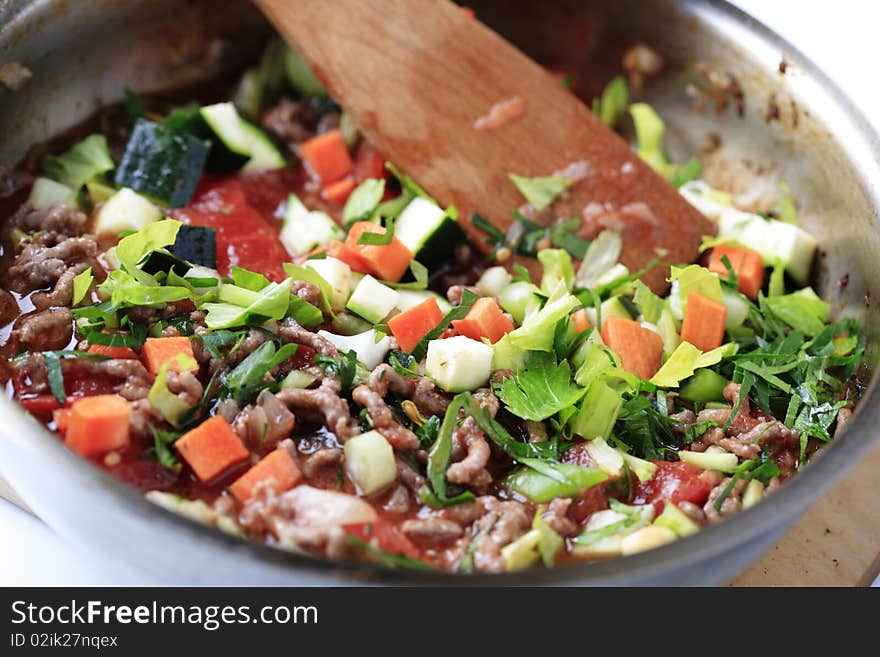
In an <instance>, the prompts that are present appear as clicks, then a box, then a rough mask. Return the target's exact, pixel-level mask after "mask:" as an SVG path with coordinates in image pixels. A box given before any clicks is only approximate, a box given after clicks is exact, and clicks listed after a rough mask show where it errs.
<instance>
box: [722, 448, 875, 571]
mask: <svg viewBox="0 0 880 657" xmlns="http://www.w3.org/2000/svg"><path fill="white" fill-rule="evenodd" d="M878 571H880V448H877V449H875V450H874V451H873V452H871V453H870V454H869V455H868V456H867V457H866V458H865V460H864V461H862V462H861V463H860V464H859V465H858V467H856V468H855V469H854V470H853V471H852V472H851V473H850V474H849V475H847V477H846V478H845V479H844V480H843V481H841V482H840V483H839V484H837V486H835V487H834V488H832V489H831V490H830V491H829V492H828V493H827V494H826V495H825V496H824V497H822V498H821V499H820V500H818V501H817V502H816V503H815V504H813V506H812V507H810V509H809V510H808V511H807V513H806V514H804V516H803V517H802V518H801V519H800V520H799V521H798V522H797V523H796V524H795V525H794V526H793V527H792V528H791V530H789V532H788V533H787V534H786V535H785V536H784V537H783V538H782V540H781V541H779V543H777V544H776V545H775V546H774V547H773V549H771V550H770V551H769V552H768V553H767V554H766V555H764V557H763V558H761V559H760V560H759V561H758V562H757V563H755V564H754V565H753V566H752V567H751V568H749V569H748V570H747V571H746V572H744V573H743V574H742V575H740V576H739V577H737V578H736V579H735V580H733V582H731V584H732V585H733V586H870V585H871V582H873V581H874V579H875V578H876V577H877V574H878Z"/></svg>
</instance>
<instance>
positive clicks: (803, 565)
mask: <svg viewBox="0 0 880 657" xmlns="http://www.w3.org/2000/svg"><path fill="white" fill-rule="evenodd" d="M878 475H880V448H878V449H876V450H875V451H874V452H873V453H871V454H870V455H869V456H868V457H867V458H866V459H865V460H864V461H863V462H862V463H861V464H860V465H859V466H858V467H857V468H856V469H855V470H853V471H852V472H851V473H850V474H849V476H848V477H847V478H846V479H844V480H843V481H842V482H841V483H839V484H838V485H837V486H836V487H834V488H833V489H832V490H831V491H830V492H829V493H828V494H827V495H826V496H825V497H823V498H822V499H820V500H819V501H818V502H816V503H815V504H814V505H813V506H812V507H811V508H810V509H809V510H808V511H807V513H806V514H805V515H804V517H803V518H801V519H800V520H799V521H798V522H797V524H795V526H794V527H792V528H791V530H790V531H789V532H788V534H786V535H785V536H784V537H783V538H782V540H781V541H779V543H778V544H777V545H776V546H775V547H774V548H773V549H772V550H770V551H769V552H768V553H767V554H766V555H764V557H763V558H762V559H760V560H759V561H758V562H757V563H755V564H754V565H753V566H752V567H751V568H749V569H748V570H747V571H745V572H744V573H743V574H742V575H740V576H739V577H737V578H736V579H735V580H733V582H731V585H732V586H870V585H871V582H873V581H874V579H875V578H876V577H877V574H878V570H880V477H878ZM0 497H5V498H6V499H9V500H11V501H12V502H14V503H16V504H19V505H20V506H23V508H25V509H27V507H26V506H24V504H23V502H22V501H21V500H20V499H19V498H18V497H17V496H16V495H15V492H14V491H13V490H12V489H11V488H10V487H9V485H8V484H7V483H6V482H5V481H3V479H2V478H0Z"/></svg>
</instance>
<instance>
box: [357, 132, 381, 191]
mask: <svg viewBox="0 0 880 657" xmlns="http://www.w3.org/2000/svg"><path fill="white" fill-rule="evenodd" d="M384 177H385V157H384V156H383V155H381V154H380V153H379V151H377V150H376V149H375V147H374V146H373V145H372V144H371V143H370V142H368V141H364V140H362V141H361V143H360V144H359V145H358V147H357V151H356V152H355V154H354V181H355V182H356V183H358V184H360V183H362V182H363V181H364V180H366V179H367V178H384Z"/></svg>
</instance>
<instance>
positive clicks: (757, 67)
mask: <svg viewBox="0 0 880 657" xmlns="http://www.w3.org/2000/svg"><path fill="white" fill-rule="evenodd" d="M409 1H411V2H412V3H413V5H416V4H417V3H418V2H419V1H424V0H409ZM468 4H469V5H470V6H472V7H474V8H475V9H476V11H477V14H478V16H479V17H480V18H481V19H482V20H484V21H485V22H486V23H488V24H489V25H490V26H492V27H493V28H494V29H496V30H498V31H499V32H500V33H502V34H503V35H505V36H506V37H507V38H509V39H510V40H512V41H513V42H514V43H516V44H517V45H518V46H520V47H521V48H522V49H524V50H525V51H526V52H527V53H528V54H530V55H531V56H532V57H534V58H536V59H537V60H538V61H540V62H542V63H543V64H545V65H547V66H550V67H554V68H560V69H566V70H571V71H574V75H573V84H574V87H575V89H576V90H578V91H580V92H582V93H583V94H584V95H585V97H587V98H589V97H591V96H593V95H595V94H596V93H598V91H599V90H600V89H601V86H602V84H604V82H605V81H607V79H609V78H610V76H611V75H612V74H613V73H615V72H616V71H617V70H618V69H619V65H620V61H621V56H622V53H623V52H624V50H625V49H626V48H627V47H629V46H632V45H634V44H636V43H646V44H649V45H650V46H651V47H652V48H654V49H656V50H657V51H658V52H659V53H661V55H662V56H663V58H664V60H665V67H664V69H663V71H662V72H661V73H660V74H659V75H657V76H655V77H652V78H650V79H649V80H648V81H647V82H646V85H645V88H644V91H643V93H642V97H643V98H644V99H645V100H647V101H648V102H650V103H652V104H654V106H655V107H656V108H657V109H658V111H659V112H660V114H661V116H663V117H664V119H665V120H666V122H667V126H668V131H669V138H668V142H669V144H670V150H671V152H672V155H673V157H674V158H675V159H677V160H680V161H682V160H683V159H684V158H686V157H689V156H690V155H691V154H693V153H699V154H700V155H701V158H702V160H703V163H704V172H703V174H702V177H703V178H704V179H706V180H707V181H708V182H710V183H711V184H713V185H715V186H717V187H721V188H724V189H728V190H731V191H732V192H733V193H734V194H735V196H736V197H737V199H738V201H739V202H740V203H743V204H746V205H748V204H754V205H755V206H756V207H758V206H760V205H762V203H766V202H767V201H768V200H769V199H772V198H773V197H774V195H776V194H778V184H779V181H781V180H784V181H785V182H787V183H788V184H789V186H790V187H791V189H792V191H793V193H794V198H795V199H796V200H797V203H798V216H799V218H800V220H801V223H802V224H803V225H804V226H805V228H806V229H807V230H809V231H810V232H811V233H812V234H813V235H815V236H816V237H817V238H818V240H819V243H820V245H821V248H822V252H821V256H820V259H819V264H818V267H817V270H816V272H815V284H816V288H817V290H819V291H820V292H821V293H822V294H823V296H824V298H825V299H827V300H828V301H830V302H831V303H832V307H833V309H834V312H835V314H836V315H837V316H851V317H854V318H856V319H857V320H858V321H860V322H861V323H862V324H863V326H864V327H865V329H866V333H867V341H868V349H867V357H866V367H867V368H868V370H867V372H868V373H867V374H866V377H869V375H870V371H872V370H873V365H874V364H875V363H876V361H877V355H878V347H880V335H878V329H880V315H878V310H877V307H876V304H874V303H871V294H872V292H873V291H875V290H878V289H880V260H878V259H877V257H876V254H877V253H880V216H878V209H880V191H878V189H877V187H876V186H874V184H875V181H878V180H880V161H878V154H880V141H878V137H877V135H876V134H875V133H874V132H873V130H872V129H871V127H870V126H869V124H868V122H867V121H866V120H865V119H864V117H863V116H862V115H861V114H860V113H859V112H858V110H857V109H856V108H855V107H854V106H853V105H852V104H851V103H850V102H849V101H848V100H847V99H846V98H845V96H844V95H843V94H842V93H841V91H840V90H839V89H838V88H837V87H836V86H835V84H834V83H833V82H832V81H831V80H830V79H829V78H828V77H827V76H826V75H824V74H823V73H822V72H821V71H819V70H818V69H817V68H816V66H815V65H814V64H813V63H812V62H811V61H810V60H809V59H807V58H806V57H805V56H804V55H803V54H802V53H800V52H798V51H797V50H796V49H795V48H794V47H792V46H791V45H790V44H789V43H787V42H786V41H785V40H783V39H782V38H780V37H779V36H778V35H776V34H774V33H773V32H771V31H770V30H768V29H767V28H765V27H764V26H762V25H760V24H759V23H757V22H756V21H755V20H753V19H752V18H750V17H749V16H747V15H745V14H744V13H742V12H740V11H739V10H737V9H735V8H734V7H732V6H730V5H729V4H727V3H724V2H721V1H718V0H707V1H697V0H680V1H677V2H676V1H673V0H651V1H645V0H619V1H618V2H614V3H609V2H599V1H596V2H584V1H575V0H560V1H558V2H551V1H548V0H542V1H537V0H536V1H535V2H518V3H516V11H515V12H514V11H511V10H510V3H507V2H501V1H500V0H487V1H485V2H481V1H476V0H469V2H468ZM216 8H217V3H215V2H209V1H208V0H192V1H190V2H186V3H184V2H179V1H178V0H152V1H137V0H135V1H127V2H124V1H120V0H103V1H100V2H99V1H91V0H81V1H78V2H75V3H74V2H69V1H61V0H35V1H15V0H12V1H10V2H6V3H0V63H3V62H6V61H10V60H21V61H23V62H25V63H26V64H27V65H28V67H29V68H30V69H31V70H32V72H33V80H32V81H31V83H30V84H29V85H28V86H27V87H25V88H24V89H23V90H21V91H19V92H12V91H9V90H6V89H3V88H0V135H2V137H0V163H6V164H12V163H14V162H16V161H18V160H19V159H20V158H21V157H22V156H23V155H24V154H25V153H26V151H27V149H28V147H29V146H30V145H31V144H33V143H37V142H41V141H43V140H45V139H46V138H48V137H50V136H51V135H53V134H55V133H57V132H59V131H60V130H62V129H64V128H67V127H69V126H72V125H74V124H76V123H78V122H80V121H82V120H84V119H85V118H87V117H88V116H89V115H90V114H92V113H93V112H94V111H95V110H96V109H97V108H98V107H100V106H101V105H104V104H107V103H111V102H115V101H116V100H119V98H120V96H121V94H122V90H123V88H124V87H126V86H127V87H129V88H132V89H134V90H136V91H138V92H149V91H157V90H162V89H169V88H173V87H178V86H181V85H186V84H191V83H194V82H197V81H200V80H205V79H208V78H210V77H212V76H217V75H222V74H223V73H224V72H226V73H231V72H233V71H234V70H236V69H237V68H239V67H241V66H242V65H243V64H244V63H246V62H248V61H252V60H253V59H255V58H256V56H257V55H258V53H259V50H260V48H261V45H262V43H263V42H264V40H265V38H266V37H267V35H268V34H269V33H270V32H269V29H268V27H267V25H266V23H265V22H264V20H263V19H262V18H261V17H260V16H259V15H258V14H257V12H256V11H255V10H254V9H253V8H252V7H251V6H250V5H249V4H248V3H246V2H240V1H231V2H224V3H223V11H222V12H218V11H217V10H216ZM782 62H784V64H783V63H782ZM709 72H712V73H711V74H709ZM709 78H712V79H714V81H715V83H716V84H715V86H714V87H713V86H712V84H711V82H709ZM845 275H846V276H848V284H847V285H840V284H839V281H840V280H841V279H842V277H844V276H845ZM871 378H872V377H871ZM876 387H877V386H876V381H873V380H871V383H870V385H869V387H868V389H867V391H866V393H865V395H864V397H863V399H862V401H861V404H860V405H859V407H858V409H857V411H856V413H855V415H854V416H853V418H852V420H851V421H850V422H849V424H848V426H847V428H846V430H845V431H844V432H843V434H842V435H841V436H839V437H838V438H837V439H836V440H835V441H834V442H833V443H832V444H831V445H829V446H828V447H827V448H826V449H823V450H822V451H821V452H820V454H819V455H817V457H815V458H814V459H813V461H812V462H811V463H810V464H809V466H808V467H806V468H805V469H804V470H803V471H802V472H800V473H799V474H798V475H797V476H796V477H794V478H793V479H792V480H790V481H789V482H787V483H786V484H785V485H784V486H783V487H782V488H781V489H780V490H779V491H778V492H776V493H774V494H773V495H771V496H769V497H768V498H767V499H766V501H764V502H762V503H761V504H759V505H757V506H756V507H753V508H752V509H749V510H748V511H745V512H743V513H741V514H739V515H737V516H736V517H734V518H732V519H730V520H728V521H726V522H724V523H721V524H720V525H717V526H714V527H710V528H707V529H705V530H704V531H702V532H700V533H699V534H698V535H696V536H693V537H690V538H687V539H684V540H680V541H676V542H675V543H672V544H670V545H667V546H664V547H662V548H659V549H657V550H653V551H651V552H647V553H643V554H638V555H634V556H630V557H625V558H620V559H614V560H609V561H605V562H599V563H581V564H573V565H567V566H562V567H558V568H555V569H551V570H535V571H530V572H524V573H512V574H503V575H494V576H487V575H472V576H453V575H449V574H443V573H438V574H417V573H412V572H407V571H391V570H387V569H383V568H380V567H377V566H371V565H365V564H353V563H339V562H331V561H328V560H324V559H319V558H314V557H309V556H302V555H297V554H292V553H289V552H284V551H281V550H279V549H276V548H272V547H267V546H264V545H258V544H255V543H251V542H248V541H245V540H242V539H238V538H235V537H231V536H227V535H225V534H222V533H220V532H218V531H215V530H213V529H210V528H207V527H203V526H201V525H198V524H196V523H193V522H191V521H189V520H186V519H184V518H181V517H179V516H176V515H174V514H173V513H170V512H168V511H165V510H164V509H161V508H159V507H157V506H154V505H152V504H151V503H149V502H148V501H146V500H145V499H144V498H143V497H142V496H141V495H139V494H138V493H137V492H136V491H135V490H134V489H132V488H129V487H128V486H126V485H124V484H122V483H120V482H118V481H117V480H115V479H113V478H112V477H110V476H109V475H107V474H105V473H104V472H102V471H100V470H99V469H98V468H97V467H95V466H93V465H92V464H90V463H89V462H87V461H85V460H83V459H81V458H79V457H78V456H76V455H75V454H73V453H71V452H70V451H68V450H67V449H66V448H65V447H64V446H63V444H62V443H61V442H60V441H58V439H57V438H56V437H54V436H52V435H50V434H49V433H48V432H47V431H46V430H45V429H44V428H43V427H42V426H41V425H40V424H39V423H38V422H37V421H35V420H34V419H32V418H31V417H30V416H28V415H27V414H26V413H25V412H24V411H23V410H22V409H20V408H19V407H18V406H17V405H15V404H14V403H12V402H11V401H8V400H7V399H5V398H4V399H0V417H2V422H0V471H2V474H3V476H4V477H6V478H7V479H8V480H9V481H10V482H11V484H12V485H13V486H14V487H15V489H16V490H17V491H18V492H19V494H20V495H21V496H22V497H23V498H24V500H25V501H26V502H27V504H28V505H30V507H31V508H32V509H34V511H35V512H36V513H37V514H38V515H39V516H40V517H41V518H43V519H44V520H45V521H46V522H47V523H49V525H51V526H52V527H53V528H54V529H55V530H56V531H58V532H59V533H60V534H61V535H63V536H64V537H65V538H67V539H68V540H70V541H72V542H75V543H78V544H80V545H82V546H84V547H86V548H87V549H91V550H94V551H97V552H99V553H101V554H103V555H105V556H106V558H108V559H119V560H123V561H125V562H126V563H127V564H129V565H130V566H134V567H135V568H137V569H139V570H141V571H143V572H144V573H145V574H147V575H149V576H150V577H151V578H152V579H153V580H155V581H157V582H160V583H165V584H202V585H206V584H235V585H262V584H271V585H320V586H326V585H346V584H364V583H386V584H416V583H419V584H423V583H427V584H439V585H442V584H459V585H460V584H483V585H485V584H497V585H541V584H553V585H606V586H607V585H621V584H627V585H657V584H678V585H691V584H693V585H696V584H700V585H706V584H715V583H720V582H723V581H726V580H728V579H729V578H731V577H733V576H734V575H736V574H737V573H738V572H740V571H741V570H743V569H744V568H745V567H746V566H747V565H748V564H749V563H751V562H752V561H753V560H754V559H756V558H757V557H758V556H759V555H760V554H761V553H763V552H764V551H766V550H767V549H768V548H769V547H770V546H771V545H772V544H773V543H774V542H775V541H776V540H777V539H778V538H779V537H780V536H781V535H782V534H783V533H784V532H785V531H786V530H787V529H788V527H789V526H790V525H791V524H792V523H793V522H794V521H795V520H796V519H797V518H798V517H799V516H800V515H801V514H802V513H803V512H804V510H805V509H806V508H807V507H808V506H809V505H810V504H811V503H812V502H813V501H814V500H815V499H816V498H817V497H819V496H820V495H822V494H823V493H824V492H825V491H826V490H827V489H828V488H829V487H830V486H831V485H832V484H833V483H834V482H835V481H836V480H837V479H839V478H840V477H841V476H842V475H843V474H845V473H846V471H847V470H849V469H850V468H851V467H852V466H853V465H855V464H856V463H857V462H858V460H859V459H860V458H861V457H862V456H863V455H864V454H865V453H866V452H867V451H868V450H869V449H870V448H871V447H872V445H873V444H874V443H876V441H877V439H878V432H876V430H875V428H876V426H877V424H878V422H880V403H878V401H877V399H876V397H877V394H878V393H877V391H876Z"/></svg>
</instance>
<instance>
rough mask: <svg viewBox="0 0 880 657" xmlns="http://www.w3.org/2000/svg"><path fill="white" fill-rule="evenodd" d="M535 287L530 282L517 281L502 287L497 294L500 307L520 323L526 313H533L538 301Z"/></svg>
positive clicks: (538, 303)
mask: <svg viewBox="0 0 880 657" xmlns="http://www.w3.org/2000/svg"><path fill="white" fill-rule="evenodd" d="M537 291H538V288H536V287H535V286H534V285H533V284H532V283H526V282H525V281H517V282H515V283H510V284H509V285H507V286H506V287H505V288H503V289H502V290H501V292H500V294H499V295H498V302H499V303H500V304H501V307H502V308H504V310H506V311H507V312H509V313H510V315H511V317H513V320H514V321H515V322H516V323H517V324H522V323H523V320H524V319H525V318H526V315H531V314H532V313H534V312H535V311H536V310H537V309H538V307H539V305H540V302H539V301H538V297H537V296H536V292H537Z"/></svg>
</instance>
